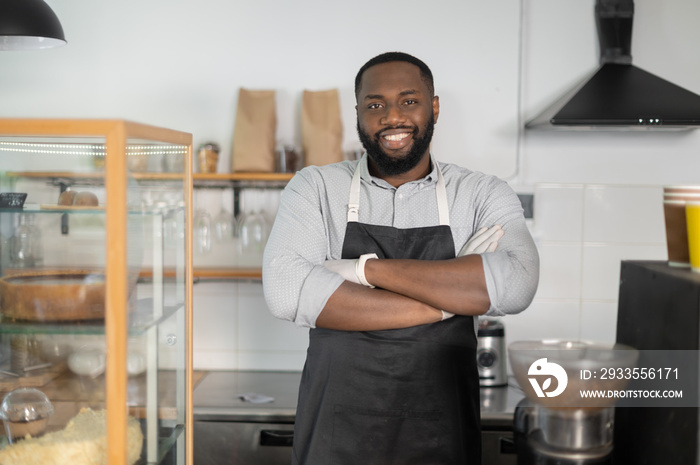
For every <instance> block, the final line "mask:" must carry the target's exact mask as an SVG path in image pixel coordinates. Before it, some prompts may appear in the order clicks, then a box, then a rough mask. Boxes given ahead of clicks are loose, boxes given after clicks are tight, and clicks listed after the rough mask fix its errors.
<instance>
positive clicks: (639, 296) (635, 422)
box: [614, 261, 700, 465]
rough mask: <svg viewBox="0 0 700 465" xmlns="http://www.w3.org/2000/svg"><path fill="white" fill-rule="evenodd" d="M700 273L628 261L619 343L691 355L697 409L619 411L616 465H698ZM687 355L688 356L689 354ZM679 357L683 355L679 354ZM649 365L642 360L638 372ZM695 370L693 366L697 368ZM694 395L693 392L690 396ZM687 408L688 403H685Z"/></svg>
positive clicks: (623, 278)
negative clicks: (644, 365)
mask: <svg viewBox="0 0 700 465" xmlns="http://www.w3.org/2000/svg"><path fill="white" fill-rule="evenodd" d="M699 325H700V273H693V272H691V271H690V269H689V268H675V267H669V266H668V265H667V263H666V262H646V261H645V262H641V261H623V262H622V265H621V271H620V295H619V301H618V316H617V338H616V339H617V342H618V343H621V344H626V345H629V346H632V347H634V348H636V349H639V350H640V351H641V352H640V353H643V352H644V351H649V353H650V354H653V353H654V351H684V352H683V354H686V353H688V352H691V353H692V354H694V357H695V359H694V360H691V361H690V365H691V367H692V371H693V373H694V374H693V375H692V376H693V379H694V386H693V388H692V389H685V390H684V392H683V395H684V397H686V396H694V399H692V405H694V406H693V407H622V406H618V407H617V408H616V409H615V439H614V441H615V464H616V465H627V464H634V465H646V464H648V465H658V464H662V463H668V464H684V465H692V464H698V413H699V412H698V408H697V405H698V391H697V370H698V365H697V359H696V358H697V349H698V348H699V347H700V326H699ZM686 351H688V352H686ZM679 353H680V352H679ZM643 364H644V362H643V360H642V359H641V358H640V363H639V364H638V365H639V366H642V365H643ZM693 364H694V366H692V365H693ZM686 391H691V392H686ZM685 401H686V403H687V402H688V399H685Z"/></svg>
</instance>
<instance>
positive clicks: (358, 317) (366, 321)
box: [316, 281, 442, 331]
mask: <svg viewBox="0 0 700 465" xmlns="http://www.w3.org/2000/svg"><path fill="white" fill-rule="evenodd" d="M441 319H442V312H441V311H440V310H438V309H437V308H434V307H431V306H430V305H427V304H425V303H423V302H420V301H417V300H415V299H412V298H410V297H407V296H404V295H400V294H396V293H394V292H390V291H388V290H383V289H371V288H368V287H365V286H362V285H359V284H355V283H351V282H348V281H345V282H344V283H343V284H341V285H340V287H339V288H338V289H337V290H336V291H335V292H334V293H333V294H332V295H331V296H330V298H329V299H328V301H327V303H326V305H325V307H324V308H323V310H322V311H321V313H320V314H319V316H318V318H317V319H316V326H317V327H319V328H327V329H337V330H343V331H377V330H383V329H400V328H409V327H412V326H418V325H422V324H428V323H435V322H437V321H440V320H441Z"/></svg>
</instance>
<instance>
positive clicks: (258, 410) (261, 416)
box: [193, 370, 524, 428]
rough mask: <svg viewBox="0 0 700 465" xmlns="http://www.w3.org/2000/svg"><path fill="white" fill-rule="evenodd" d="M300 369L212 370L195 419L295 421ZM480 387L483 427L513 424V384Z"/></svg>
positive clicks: (197, 398) (197, 397) (517, 395)
mask: <svg viewBox="0 0 700 465" xmlns="http://www.w3.org/2000/svg"><path fill="white" fill-rule="evenodd" d="M300 380H301V372H298V371H244V370H239V371H210V372H208V373H207V374H206V375H205V376H204V378H203V379H202V380H201V381H200V382H199V384H197V386H196V387H195V390H194V394H193V404H194V405H193V413H194V419H195V420H209V421H238V422H242V421H254V422H270V423H280V422H281V423H294V417H295V415H296V406H297V395H298V392H299V381H300ZM511 383H512V384H513V385H510V386H503V387H494V388H483V387H482V388H481V422H482V427H484V428H488V427H503V426H510V425H512V422H513V412H514V411H515V407H516V406H517V404H518V402H520V400H521V399H522V398H523V397H524V396H523V393H522V391H521V390H520V389H519V388H518V387H517V386H516V385H514V381H513V380H511ZM249 393H256V394H263V395H265V396H269V397H272V398H274V400H273V401H272V402H269V403H260V404H256V403H252V402H245V401H243V400H242V399H241V398H240V397H239V396H240V395H242V394H249Z"/></svg>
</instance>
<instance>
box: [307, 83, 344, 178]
mask: <svg viewBox="0 0 700 465" xmlns="http://www.w3.org/2000/svg"><path fill="white" fill-rule="evenodd" d="M342 142H343V123H342V121H341V118H340V98H339V96H338V89H331V90H324V91H317V92H313V91H308V90H305V91H304V95H303V100H302V105H301V144H302V148H303V151H304V164H305V165H306V166H310V165H327V164H329V163H336V162H339V161H343V158H344V157H343V150H342V148H341V146H342Z"/></svg>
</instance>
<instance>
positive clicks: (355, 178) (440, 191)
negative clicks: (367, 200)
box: [348, 162, 450, 226]
mask: <svg viewBox="0 0 700 465" xmlns="http://www.w3.org/2000/svg"><path fill="white" fill-rule="evenodd" d="M435 167H436V168H437V174H438V180H437V185H436V186H435V195H436V197H437V205H438V217H439V219H440V225H445V226H449V225H450V210H449V208H448V206H447V190H446V189H445V179H444V178H443V177H442V170H441V169H440V165H439V164H438V162H435ZM359 220H360V163H358V164H357V167H355V172H354V173H353V175H352V183H351V185H350V198H349V200H348V222H351V221H353V222H357V221H359Z"/></svg>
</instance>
